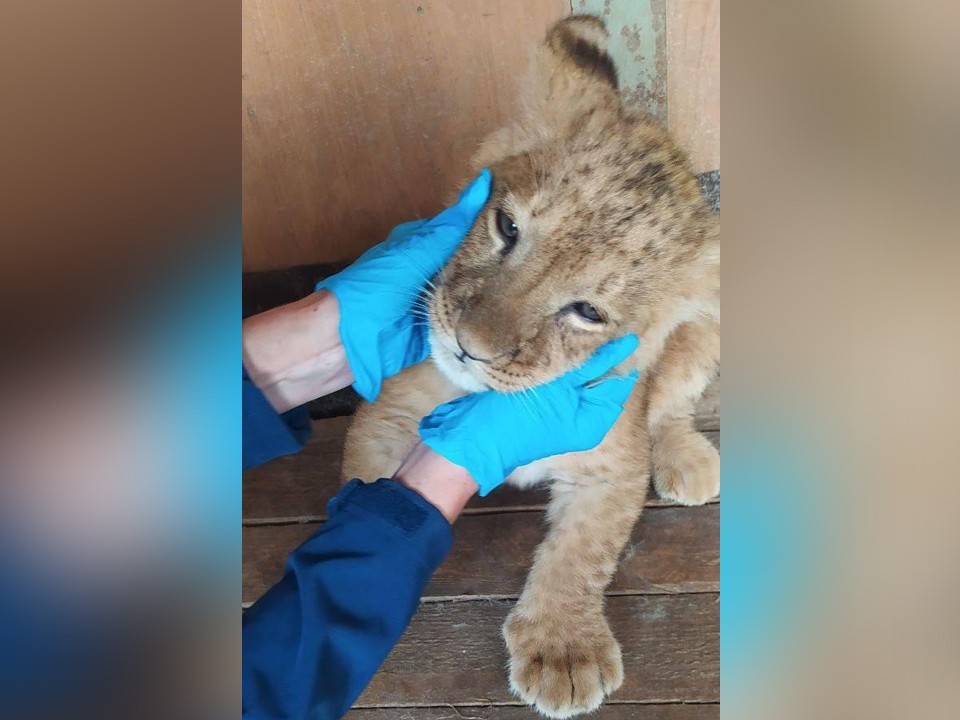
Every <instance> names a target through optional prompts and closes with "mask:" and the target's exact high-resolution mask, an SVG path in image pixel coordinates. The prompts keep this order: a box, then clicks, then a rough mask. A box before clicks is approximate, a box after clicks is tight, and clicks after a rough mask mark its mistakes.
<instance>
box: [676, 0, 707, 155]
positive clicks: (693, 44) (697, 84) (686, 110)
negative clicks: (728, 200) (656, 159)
mask: <svg viewBox="0 0 960 720" xmlns="http://www.w3.org/2000/svg"><path fill="white" fill-rule="evenodd" d="M667 124H668V127H669V128H670V132H672V133H673V135H674V137H676V138H677V140H679V142H680V145H681V146H682V147H683V148H684V149H685V150H686V151H687V152H688V153H690V159H691V161H692V162H693V166H694V170H695V171H696V172H698V173H699V172H706V171H708V170H718V169H719V168H720V0H667Z"/></svg>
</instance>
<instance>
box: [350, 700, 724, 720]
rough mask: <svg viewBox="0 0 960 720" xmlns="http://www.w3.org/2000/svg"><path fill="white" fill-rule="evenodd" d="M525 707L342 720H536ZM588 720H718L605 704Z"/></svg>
mask: <svg viewBox="0 0 960 720" xmlns="http://www.w3.org/2000/svg"><path fill="white" fill-rule="evenodd" d="M539 717H540V716H539V715H537V714H536V713H535V712H534V711H533V710H532V709H530V708H528V707H517V706H516V705H486V706H482V705H459V706H458V705H444V706H443V707H429V708H423V707H393V708H357V709H354V710H351V711H350V712H349V713H347V715H346V716H345V720H538V719H539ZM589 717H590V718H591V720H719V718H720V705H719V704H718V703H702V704H681V703H678V704H675V705H640V704H633V703H631V704H611V703H607V704H605V705H604V706H603V707H602V708H601V709H600V710H599V711H598V712H596V713H594V714H591V715H590V716H589Z"/></svg>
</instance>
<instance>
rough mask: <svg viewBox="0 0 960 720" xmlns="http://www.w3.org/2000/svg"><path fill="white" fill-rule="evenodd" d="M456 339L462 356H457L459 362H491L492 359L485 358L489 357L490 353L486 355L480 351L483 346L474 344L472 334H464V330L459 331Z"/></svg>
mask: <svg viewBox="0 0 960 720" xmlns="http://www.w3.org/2000/svg"><path fill="white" fill-rule="evenodd" d="M455 339H456V341H457V347H458V348H459V349H460V354H459V355H457V360H459V361H460V362H462V363H465V362H466V361H467V358H469V359H471V360H473V361H474V362H480V363H489V362H490V361H491V359H492V358H490V357H485V356H487V355H489V353H485V352H483V350H481V349H480V348H481V347H482V344H481V343H477V342H473V340H472V339H471V337H470V334H469V333H466V332H464V331H463V329H462V328H458V329H457V333H456V338H455Z"/></svg>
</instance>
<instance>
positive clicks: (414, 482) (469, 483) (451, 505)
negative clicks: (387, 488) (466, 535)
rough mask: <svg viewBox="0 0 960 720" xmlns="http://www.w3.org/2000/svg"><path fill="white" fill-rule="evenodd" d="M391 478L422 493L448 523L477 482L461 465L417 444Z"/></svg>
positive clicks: (469, 495) (467, 499)
mask: <svg viewBox="0 0 960 720" xmlns="http://www.w3.org/2000/svg"><path fill="white" fill-rule="evenodd" d="M393 480H394V481H396V482H398V483H400V484H401V485H403V486H404V487H407V488H409V489H410V490H413V491H414V492H416V493H418V494H419V495H421V496H422V497H423V498H424V499H425V500H427V502H429V503H430V504H431V505H433V506H434V507H436V508H437V510H439V511H440V512H441V514H442V515H443V516H444V517H445V518H446V519H447V522H449V523H450V524H451V525H452V524H453V522H454V521H455V520H456V519H457V518H458V517H459V516H460V513H461V512H463V508H464V507H465V506H466V504H467V502H468V501H469V500H470V498H471V497H473V496H474V495H475V494H476V492H477V490H478V485H477V483H476V482H475V481H474V479H473V477H471V475H470V473H469V472H468V471H467V470H466V469H465V468H463V467H461V466H459V465H457V464H455V463H453V462H451V461H449V460H447V459H446V458H445V457H443V456H442V455H440V454H439V453H437V452H434V451H433V450H432V449H430V448H429V447H428V446H427V445H424V444H423V443H418V444H417V445H416V446H415V447H414V448H413V450H412V451H411V452H410V454H409V455H407V457H406V459H405V460H404V461H403V463H402V464H401V465H400V467H399V468H398V469H397V471H396V472H395V473H394V474H393Z"/></svg>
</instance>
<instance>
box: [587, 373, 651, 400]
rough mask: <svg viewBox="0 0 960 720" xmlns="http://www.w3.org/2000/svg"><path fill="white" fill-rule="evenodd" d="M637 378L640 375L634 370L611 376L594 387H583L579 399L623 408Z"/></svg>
mask: <svg viewBox="0 0 960 720" xmlns="http://www.w3.org/2000/svg"><path fill="white" fill-rule="evenodd" d="M639 378H640V373H639V372H637V371H636V370H632V371H630V372H629V373H627V374H626V375H613V376H611V377H608V378H604V379H603V380H601V381H600V382H598V383H596V384H595V385H590V386H588V387H585V388H584V389H583V390H582V391H581V397H582V398H583V399H584V400H587V401H591V402H608V403H615V404H616V405H619V406H620V407H623V406H624V404H625V403H626V402H627V398H629V397H630V393H631V392H632V391H633V387H634V386H635V385H636V384H637V380H638V379H639Z"/></svg>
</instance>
